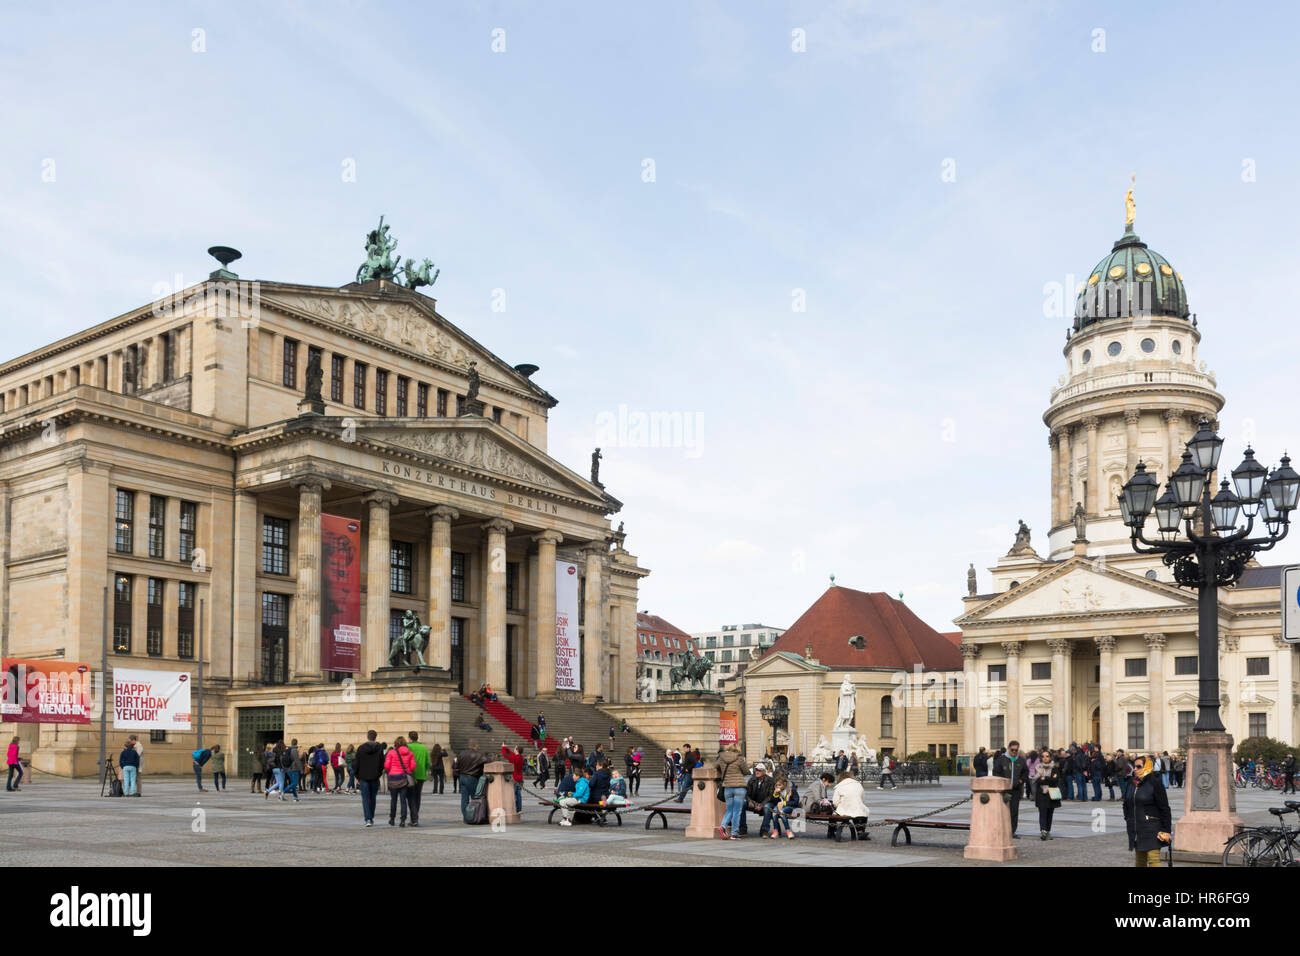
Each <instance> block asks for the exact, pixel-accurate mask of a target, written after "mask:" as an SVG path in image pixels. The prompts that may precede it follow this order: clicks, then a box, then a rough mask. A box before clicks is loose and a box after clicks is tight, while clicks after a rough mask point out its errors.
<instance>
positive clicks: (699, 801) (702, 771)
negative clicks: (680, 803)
mask: <svg viewBox="0 0 1300 956" xmlns="http://www.w3.org/2000/svg"><path fill="white" fill-rule="evenodd" d="M691 774H692V778H693V779H692V783H691V822H690V823H689V824H688V825H687V827H686V835H687V836H688V837H697V838H699V839H702V840H714V839H717V836H718V824H719V823H721V822H722V812H723V810H725V809H726V808H725V807H724V806H723V805H722V801H721V800H719V799H718V768H717V767H712V766H709V765H708V764H705V765H704V766H703V767H696V768H695V769H694V770H693V771H691Z"/></svg>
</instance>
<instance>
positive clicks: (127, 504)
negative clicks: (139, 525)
mask: <svg viewBox="0 0 1300 956" xmlns="http://www.w3.org/2000/svg"><path fill="white" fill-rule="evenodd" d="M134 525H135V492H134V491H123V490H122V489H120V488H119V489H118V491H117V524H116V530H117V534H116V541H115V544H114V550H116V551H117V553H118V554H130V553H131V551H132V550H134V546H135V533H134V531H133V527H134Z"/></svg>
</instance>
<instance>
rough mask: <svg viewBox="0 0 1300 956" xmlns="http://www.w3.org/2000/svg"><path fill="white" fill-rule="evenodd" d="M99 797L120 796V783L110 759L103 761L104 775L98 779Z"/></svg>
mask: <svg viewBox="0 0 1300 956" xmlns="http://www.w3.org/2000/svg"><path fill="white" fill-rule="evenodd" d="M105 791H107V792H105ZM99 795H100V796H101V797H120V796H122V781H121V780H119V779H118V777H117V770H116V768H114V766H113V758H112V757H106V758H105V759H104V775H103V777H102V778H100V784H99Z"/></svg>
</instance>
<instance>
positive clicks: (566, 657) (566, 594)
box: [555, 561, 582, 690]
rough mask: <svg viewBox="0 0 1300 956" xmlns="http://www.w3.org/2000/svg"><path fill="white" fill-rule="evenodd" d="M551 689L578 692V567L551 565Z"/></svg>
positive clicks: (580, 677)
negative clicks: (553, 643) (552, 579)
mask: <svg viewBox="0 0 1300 956" xmlns="http://www.w3.org/2000/svg"><path fill="white" fill-rule="evenodd" d="M555 689H556V690H582V656H581V654H580V653H579V650H578V566H577V565H576V564H570V563H569V562H568V561H556V562H555Z"/></svg>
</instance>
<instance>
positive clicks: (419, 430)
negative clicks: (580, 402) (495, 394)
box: [355, 416, 613, 502]
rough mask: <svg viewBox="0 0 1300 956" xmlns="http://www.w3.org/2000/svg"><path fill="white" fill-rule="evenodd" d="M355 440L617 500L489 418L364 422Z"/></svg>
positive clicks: (542, 487) (543, 487)
mask: <svg viewBox="0 0 1300 956" xmlns="http://www.w3.org/2000/svg"><path fill="white" fill-rule="evenodd" d="M355 440H356V441H357V442H360V443H365V444H368V445H372V446H374V447H375V448H377V449H379V450H386V449H394V450H400V451H403V452H412V453H414V454H416V455H418V456H419V457H421V458H427V459H430V460H432V462H434V463H437V464H444V465H451V466H455V467H459V468H463V469H468V470H470V471H472V472H477V473H480V474H482V475H483V476H485V477H497V478H502V479H506V480H509V481H512V482H516V483H519V484H523V485H527V486H529V487H531V488H535V489H537V490H539V491H547V492H551V493H553V494H559V495H565V496H567V497H571V498H581V499H585V500H588V501H599V502H612V501H613V499H612V498H610V497H609V496H608V495H606V494H605V493H604V491H603V490H602V489H601V488H599V487H598V486H596V485H594V484H592V483H591V482H589V481H586V480H585V479H583V478H581V477H579V476H578V475H577V474H576V473H575V472H573V471H570V470H569V469H568V468H566V467H564V466H563V465H561V464H560V463H559V462H557V461H555V460H554V459H553V458H550V457H549V456H547V455H545V454H543V453H542V452H540V451H538V450H537V449H536V448H535V447H534V446H532V445H530V444H528V443H527V442H525V441H524V440H522V439H521V438H518V437H517V436H515V435H513V434H511V433H510V432H508V431H507V430H505V429H504V428H502V427H500V426H499V425H497V424H495V423H494V422H492V421H490V420H489V419H485V418H480V417H477V416H466V417H463V418H451V419H422V420H419V422H418V424H405V425H402V426H400V427H398V426H395V425H391V424H386V423H384V422H382V421H379V422H374V421H372V420H363V421H359V422H357V424H356V435H355Z"/></svg>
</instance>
